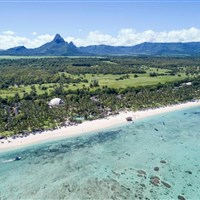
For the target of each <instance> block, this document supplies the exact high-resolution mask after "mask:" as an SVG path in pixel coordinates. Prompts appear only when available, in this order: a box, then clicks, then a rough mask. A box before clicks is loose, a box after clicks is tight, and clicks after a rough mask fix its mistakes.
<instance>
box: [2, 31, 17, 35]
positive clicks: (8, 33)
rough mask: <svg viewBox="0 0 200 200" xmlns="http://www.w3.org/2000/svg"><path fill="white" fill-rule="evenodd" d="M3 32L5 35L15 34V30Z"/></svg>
mask: <svg viewBox="0 0 200 200" xmlns="http://www.w3.org/2000/svg"><path fill="white" fill-rule="evenodd" d="M2 33H3V34H4V35H15V32H13V31H3V32H2Z"/></svg>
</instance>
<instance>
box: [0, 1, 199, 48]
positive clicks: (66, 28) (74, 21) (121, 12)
mask: <svg viewBox="0 0 200 200" xmlns="http://www.w3.org/2000/svg"><path fill="white" fill-rule="evenodd" d="M46 1H47V0H46ZM63 1H64V0H63ZM149 1H150V0H149ZM199 9H200V1H199V2H198V1H193V2H192V1H187V2H186V1H184V2H183V1H181V0H179V1H178V0H177V1H176V2H175V1H172V0H171V2H170V1H165V2H163V1H151V2H148V0H147V1H141V2H139V1H137V2H131V1H126V2H122V1H121V2H119V1H118V2H117V1H112V2H111V1H110V2H106V1H103V2H102V1H101V0H98V1H95V2H94V1H92V2H90V0H88V1H87V2H80V1H79V2H77V0H75V1H73V2H72V1H71V2H58V1H54V2H49V1H47V2H45V1H43V2H41V1H40V0H37V1H32V2H31V1H29V0H27V1H26V2H23V1H21V2H20V1H16V0H13V1H10V2H9V1H4V2H3V1H2V0H0V34H1V33H3V32H6V31H13V32H14V33H15V36H18V37H24V38H28V39H30V40H33V39H35V38H36V36H40V35H45V34H48V35H49V38H50V36H51V37H52V35H54V34H56V33H60V34H61V35H63V36H64V37H65V38H68V37H70V38H72V39H78V38H79V39H81V38H82V39H83V38H87V37H88V34H89V33H90V32H98V33H101V34H106V35H109V36H112V37H117V36H118V35H119V31H120V30H123V29H132V30H134V31H137V32H138V33H143V32H144V31H147V30H152V31H154V32H156V33H157V32H168V31H173V30H183V29H190V28H196V29H200V20H199V19H200V12H199ZM34 32H35V34H32V33H34ZM13 37H14V36H13ZM154 37H155V36H154ZM1 39H2V38H1V37H0V43H1ZM194 39H195V38H194ZM151 40H153V39H151ZM0 48H1V45H0Z"/></svg>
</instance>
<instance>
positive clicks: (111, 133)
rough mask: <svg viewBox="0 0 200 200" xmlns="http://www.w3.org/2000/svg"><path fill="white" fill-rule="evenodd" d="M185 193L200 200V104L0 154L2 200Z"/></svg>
mask: <svg viewBox="0 0 200 200" xmlns="http://www.w3.org/2000/svg"><path fill="white" fill-rule="evenodd" d="M16 156H21V157H22V159H21V160H20V161H11V159H13V158H15V157H16ZM152 177H154V179H152ZM155 179H156V180H158V179H159V181H158V182H156V180H155ZM152 180H154V181H155V182H154V183H157V185H154V184H152V183H151V181H152ZM161 181H162V182H161ZM179 195H180V196H182V197H184V198H185V199H194V200H197V199H200V107H193V108H190V109H187V110H181V111H176V112H172V113H168V114H162V115H159V116H154V117H151V118H146V119H144V120H139V121H136V122H135V123H130V124H128V125H124V126H120V127H115V128H112V129H107V130H104V131H99V132H95V133H90V134H88V135H84V136H79V137H74V138H68V139H63V140H59V141H53V142H48V143H43V144H38V145H34V146H29V147H26V148H22V149H18V150H15V151H8V152H2V153H0V199H1V200H4V199H5V200H6V199H9V200H10V199H11V200H15V199H69V200H70V199H159V200H162V199H178V196H179ZM180 196H179V198H181V197H180Z"/></svg>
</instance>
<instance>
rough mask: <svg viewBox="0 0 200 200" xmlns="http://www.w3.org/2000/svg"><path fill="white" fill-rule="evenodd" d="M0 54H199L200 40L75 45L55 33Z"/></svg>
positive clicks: (0, 51) (1, 51) (2, 51)
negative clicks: (34, 44)
mask: <svg viewBox="0 0 200 200" xmlns="http://www.w3.org/2000/svg"><path fill="white" fill-rule="evenodd" d="M0 55H11V56H89V55H91V56H92V55H101V56H103V55H166V56H167V55H172V56H174V55H189V56H193V55H200V42H187V43H150V42H145V43H142V44H138V45H135V46H109V45H91V46H87V47H76V46H75V45H74V44H73V42H70V43H68V42H65V40H64V39H63V38H62V37H61V36H60V35H59V34H56V36H55V37H54V39H53V40H52V41H51V42H48V43H46V44H44V45H42V46H40V47H38V48H34V49H27V48H26V47H24V46H18V47H14V48H10V49H7V50H0Z"/></svg>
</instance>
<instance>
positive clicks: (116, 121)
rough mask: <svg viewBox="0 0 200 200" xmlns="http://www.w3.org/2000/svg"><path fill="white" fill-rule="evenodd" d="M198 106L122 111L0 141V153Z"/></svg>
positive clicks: (181, 105)
mask: <svg viewBox="0 0 200 200" xmlns="http://www.w3.org/2000/svg"><path fill="white" fill-rule="evenodd" d="M195 106H200V101H193V102H187V103H181V104H176V105H170V106H166V107H160V108H155V109H147V110H142V111H136V112H134V111H123V112H120V113H119V114H117V115H111V116H108V117H106V118H102V119H96V120H93V121H85V122H83V123H81V124H78V125H72V126H68V127H62V128H59V129H56V130H52V131H44V132H41V133H36V134H30V135H28V136H27V137H22V138H20V137H18V138H15V139H13V138H11V137H10V138H7V139H1V140H0V152H3V151H9V150H14V149H18V148H22V147H27V146H29V145H33V144H40V143H42V142H48V141H49V142H50V141H53V140H59V139H62V138H63V139H64V138H65V139H66V138H70V137H76V136H81V135H84V134H87V133H89V132H93V131H99V130H104V129H107V128H112V127H114V126H120V125H125V124H128V123H130V122H128V121H127V120H126V118H127V117H132V119H133V122H134V121H136V120H140V119H144V118H147V117H151V116H155V115H159V114H164V113H168V112H173V111H176V110H181V109H184V108H190V107H195Z"/></svg>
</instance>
